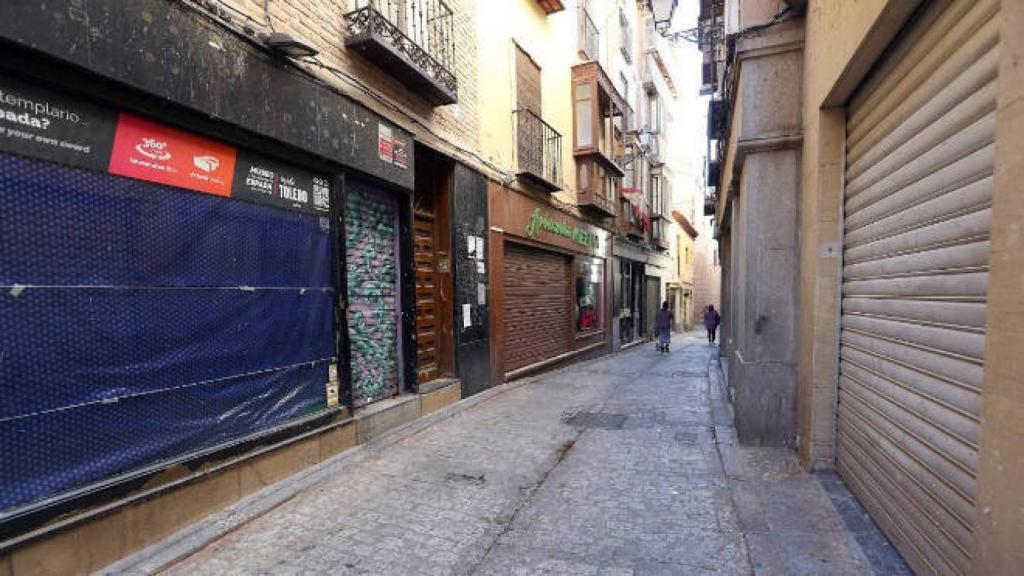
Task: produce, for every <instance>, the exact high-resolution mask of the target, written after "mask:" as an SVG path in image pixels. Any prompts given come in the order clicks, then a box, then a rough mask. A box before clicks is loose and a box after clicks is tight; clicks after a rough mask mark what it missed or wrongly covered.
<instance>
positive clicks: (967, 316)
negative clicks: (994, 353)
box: [837, 0, 999, 574]
mask: <svg viewBox="0 0 1024 576" xmlns="http://www.w3.org/2000/svg"><path fill="white" fill-rule="evenodd" d="M998 7H999V3H998V1H996V0H944V1H936V2H931V3H930V4H929V5H927V7H926V8H925V9H924V10H923V11H922V12H921V14H920V15H919V16H918V17H917V19H916V20H915V21H914V22H913V23H912V24H911V25H910V26H908V28H907V29H906V30H905V31H904V33H903V35H902V36H901V38H900V39H899V40H898V41H897V42H896V43H895V44H894V45H893V46H892V47H891V49H890V50H889V52H888V54H886V55H885V56H884V57H883V59H882V60H881V61H880V62H879V64H878V65H877V67H876V70H875V71H874V72H873V73H872V74H871V75H870V76H869V77H868V78H867V80H866V81H865V82H864V84H863V85H862V86H861V87H860V88H859V90H858V92H857V94H855V96H854V98H853V100H852V101H851V102H850V105H849V115H848V120H847V128H846V130H847V139H846V144H847V146H846V148H847V153H846V195H845V211H844V212H845V213H844V231H845V235H844V252H843V260H844V262H843V302H842V334H841V346H840V379H839V445H838V451H837V457H838V462H837V466H838V468H839V471H840V473H841V474H842V475H843V477H844V478H845V480H846V481H847V483H849V485H850V487H851V488H852V489H853V491H854V492H855V493H856V494H857V496H858V497H859V498H860V499H861V500H862V501H863V502H864V505H865V507H866V508H867V509H868V510H869V511H870V512H871V513H872V516H874V518H875V520H876V521H877V522H878V524H879V525H880V526H881V527H882V529H883V530H884V531H885V532H886V533H887V534H888V535H889V537H890V538H891V539H892V540H893V542H894V543H895V544H896V546H897V548H899V550H900V552H901V553H902V554H903V556H904V557H905V558H906V559H907V561H908V563H909V564H910V565H911V566H912V567H913V568H914V569H915V571H917V572H919V573H926V574H966V573H969V572H970V571H971V549H972V540H973V532H974V523H975V518H974V515H975V496H976V492H977V487H976V477H975V475H976V469H977V459H978V423H979V410H980V404H981V394H980V387H981V382H982V372H983V350H984V342H985V313H986V300H987V292H988V260H989V252H990V248H989V227H990V220H991V198H992V170H993V149H994V146H995V144H994V143H995V109H996V96H995V94H996V90H995V86H996V65H997V62H998V54H997V52H998V48H999V46H998V43H999V38H998V18H997V11H998Z"/></svg>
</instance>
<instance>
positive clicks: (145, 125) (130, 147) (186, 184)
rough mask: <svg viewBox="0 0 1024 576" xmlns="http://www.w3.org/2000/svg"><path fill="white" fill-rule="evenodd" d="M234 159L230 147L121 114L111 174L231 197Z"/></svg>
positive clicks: (111, 163)
mask: <svg viewBox="0 0 1024 576" xmlns="http://www.w3.org/2000/svg"><path fill="white" fill-rule="evenodd" d="M235 156H236V150H235V148H234V147H233V146H228V145H227V144H222V143H220V142H216V141H214V140H209V139H207V138H203V137H201V136H196V135H195V134H189V133H188V132H183V131H181V130H176V129H174V128H170V127H168V126H164V125H162V124H157V123H155V122H150V121H149V120H144V119H142V118H139V117H138V116H132V115H131V114H125V113H121V115H120V117H119V118H118V122H117V131H116V132H115V133H114V149H113V153H112V154H111V155H110V173H111V174H118V175H121V176H127V177H129V178H138V179H139V180H149V181H151V182H159V183H160V184H168V185H170V186H178V187H180V188H188V189H190V190H196V191H199V192H206V193H207V194H215V195H217V196H230V195H231V178H232V175H233V174H234V171H235Z"/></svg>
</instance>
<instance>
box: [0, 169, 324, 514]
mask: <svg viewBox="0 0 1024 576" xmlns="http://www.w3.org/2000/svg"><path fill="white" fill-rule="evenodd" d="M331 246H332V244H331V236H330V231H329V229H328V221H327V220H326V219H324V218H321V217H318V216H312V215H307V214H302V213H298V212H290V211H286V210H281V209H277V208H272V207H267V206H262V205H258V204H250V203H247V202H241V201H238V200H230V199H224V198H219V197H215V196H208V195H204V194H198V193H194V192H188V191H184V190H179V189H176V188H171V187H167V186H162V185H158V184H152V183H147V182H140V181H137V180H129V179H125V178H120V177H115V176H110V175H105V174H99V173H95V172H89V171H85V170H80V169H76V168H68V167H63V166H59V165H55V164H50V163H45V162H39V161H35V160H29V159H25V158H20V157H15V156H10V155H6V154H0V446H2V447H3V448H2V451H0V517H2V516H3V515H4V511H6V512H7V513H10V512H12V511H13V509H16V508H18V507H20V506H22V505H25V504H30V503H32V502H35V501H38V500H40V499H43V498H47V497H49V496H53V495H56V494H59V493H62V492H65V491H67V490H70V489H74V488H78V487H82V486H86V485H89V484H91V483H95V482H97V481H101V480H103V479H105V478H109V477H111V476H114V475H117V474H121V473H125V472H130V471H132V470H135V469H139V468H141V467H144V466H147V465H151V464H154V463H159V462H164V461H169V460H173V459H174V458H176V457H180V456H183V455H186V454H189V453H192V452H195V451H198V450H202V449H205V448H210V447H213V446H216V445H218V444H222V443H224V442H227V441H230V440H233V439H238V438H241V437H245V436H248V435H251V434H253V433H256V432H259V431H261V430H265V429H268V428H271V427H274V426H277V425H280V424H282V423H286V422H288V421H289V420H293V419H295V418H298V417H301V416H303V415H306V414H310V413H313V412H316V411H317V410H321V409H323V408H325V395H324V384H325V383H326V381H327V378H328V376H327V372H328V364H329V362H330V361H331V360H332V359H333V357H334V337H333V309H332V306H333V302H334V289H333V288H332V285H331V274H330V270H331V258H332V248H331Z"/></svg>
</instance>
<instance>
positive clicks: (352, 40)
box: [344, 0, 458, 104]
mask: <svg viewBox="0 0 1024 576" xmlns="http://www.w3.org/2000/svg"><path fill="white" fill-rule="evenodd" d="M355 5H356V9H355V10H352V11H351V12H349V13H347V14H345V17H344V18H345V26H346V32H347V33H348V37H347V38H346V41H345V43H346V45H349V46H355V47H356V48H359V49H361V50H363V51H364V52H367V55H368V56H370V57H371V59H372V60H373V61H374V63H376V64H377V65H379V66H382V67H384V68H385V69H389V70H390V71H392V72H394V73H395V75H396V76H397V77H398V78H399V80H402V81H403V82H404V83H406V84H407V85H410V86H412V87H414V88H422V89H425V91H426V92H427V94H426V95H427V96H428V97H429V98H430V99H431V100H432V101H434V102H435V103H437V104H453V103H455V102H456V100H457V99H456V94H457V89H458V83H457V81H456V77H455V73H454V72H453V70H454V69H455V28H454V27H455V14H454V12H452V9H451V8H449V7H448V5H447V4H445V3H444V2H443V1H442V0H355ZM382 48H383V49H384V50H383V51H382V50H381V49H382ZM410 67H411V69H410ZM417 75H419V76H421V77H416V76H417ZM424 81H426V84H425V83H424ZM431 85H436V90H433V89H432V88H435V86H431ZM435 92H437V93H435Z"/></svg>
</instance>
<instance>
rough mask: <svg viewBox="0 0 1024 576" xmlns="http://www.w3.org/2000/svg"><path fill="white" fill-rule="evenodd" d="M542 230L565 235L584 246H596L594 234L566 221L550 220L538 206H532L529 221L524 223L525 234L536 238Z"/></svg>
mask: <svg viewBox="0 0 1024 576" xmlns="http://www.w3.org/2000/svg"><path fill="white" fill-rule="evenodd" d="M542 231H545V232H551V233H553V234H558V235H560V236H565V237H566V238H569V239H570V240H572V241H573V242H575V243H576V244H579V245H580V246H583V247H586V248H596V247H597V235H596V234H593V233H591V232H588V231H586V230H584V229H583V228H579V227H576V226H570V225H569V224H567V223H566V222H560V221H557V220H552V219H551V218H549V217H548V216H547V215H546V214H544V213H542V212H541V211H540V208H534V209H533V212H532V213H531V214H530V223H529V224H527V225H526V236H527V237H529V238H534V239H537V238H539V237H540V233H541V232H542Z"/></svg>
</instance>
